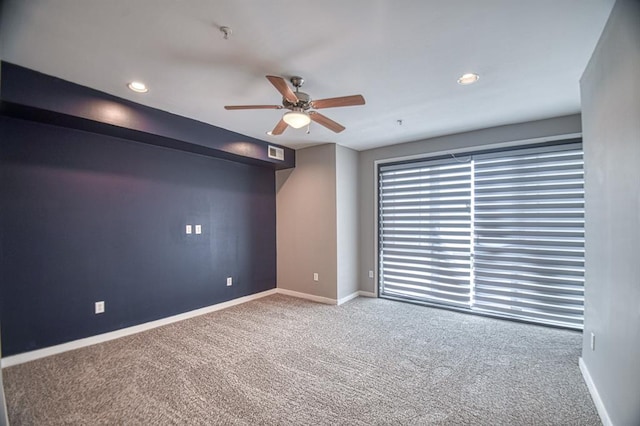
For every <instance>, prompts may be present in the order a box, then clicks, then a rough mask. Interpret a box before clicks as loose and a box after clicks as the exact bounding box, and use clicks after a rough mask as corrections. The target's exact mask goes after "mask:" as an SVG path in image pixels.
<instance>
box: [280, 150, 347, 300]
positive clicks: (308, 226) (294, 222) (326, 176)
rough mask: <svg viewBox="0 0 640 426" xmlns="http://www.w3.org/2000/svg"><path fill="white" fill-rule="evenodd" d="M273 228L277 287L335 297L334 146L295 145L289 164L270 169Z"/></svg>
mask: <svg viewBox="0 0 640 426" xmlns="http://www.w3.org/2000/svg"><path fill="white" fill-rule="evenodd" d="M276 228H277V237H276V238H277V253H278V261H277V262H278V272H277V276H278V279H277V281H278V288H283V289H286V290H293V291H298V292H302V293H307V294H311V295H315V296H320V297H327V298H330V299H336V298H337V282H336V280H337V256H336V246H337V242H336V147H335V145H331V144H327V145H319V146H313V147H310V148H305V149H300V150H298V151H296V168H295V169H293V170H281V171H278V172H276ZM314 272H317V273H318V274H319V278H320V279H319V281H318V282H314V281H313V273H314Z"/></svg>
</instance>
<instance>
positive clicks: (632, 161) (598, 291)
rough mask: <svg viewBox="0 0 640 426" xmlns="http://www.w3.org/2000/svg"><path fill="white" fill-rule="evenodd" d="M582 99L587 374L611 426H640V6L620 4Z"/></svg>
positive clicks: (598, 50) (584, 359)
mask: <svg viewBox="0 0 640 426" xmlns="http://www.w3.org/2000/svg"><path fill="white" fill-rule="evenodd" d="M581 95H582V110H583V112H582V121H583V130H584V151H585V209H586V214H585V233H586V244H585V250H586V271H585V333H584V341H583V348H582V366H583V373H585V377H586V379H587V382H588V383H589V382H591V384H592V389H591V391H592V395H593V396H594V400H596V405H598V404H601V406H600V410H599V411H600V412H601V417H602V418H603V421H604V423H605V424H607V423H608V422H609V420H610V422H611V423H610V424H614V425H621V426H622V425H640V2H638V1H631V0H619V1H618V2H616V4H615V6H614V8H613V11H612V13H611V16H610V18H609V21H608V23H607V25H606V27H605V29H604V31H603V33H602V37H601V39H600V41H599V42H598V45H597V46H596V49H595V51H594V53H593V56H592V58H591V61H590V62H589V65H588V66H587V69H586V70H585V72H584V75H583V77H582V80H581ZM592 332H593V333H595V336H596V340H595V342H596V344H595V350H593V351H592V350H591V345H590V337H591V333H592Z"/></svg>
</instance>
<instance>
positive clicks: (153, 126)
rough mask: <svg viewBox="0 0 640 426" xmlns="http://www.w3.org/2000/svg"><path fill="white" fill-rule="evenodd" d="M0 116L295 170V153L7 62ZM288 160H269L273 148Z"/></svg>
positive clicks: (236, 160)
mask: <svg viewBox="0 0 640 426" xmlns="http://www.w3.org/2000/svg"><path fill="white" fill-rule="evenodd" d="M1 67H2V69H1V74H0V75H1V76H2V81H1V86H0V99H1V102H0V113H1V114H2V115H6V116H10V117H14V118H20V119H25V120H30V121H36V122H40V123H46V124H52V125H56V126H62V127H69V128H74V129H79V130H84V131H89V132H93V133H98V134H104V135H109V136H114V137H119V138H125V139H129V140H134V141H138V142H142V143H147V144H151V145H156V146H162V147H165V148H172V149H178V150H181V151H186V152H192V153H196V154H201V155H207V156H210V157H215V158H222V159H225V160H230V161H235V162H239V163H244V164H250V165H254V166H261V167H268V168H272V169H275V170H281V169H289V168H293V167H295V151H294V150H292V149H290V148H286V147H283V146H280V145H275V144H270V143H268V142H265V141H262V140H259V139H255V138H250V137H248V136H244V135H241V134H239V133H235V132H231V131H229V130H226V129H222V128H220V127H216V126H212V125H210V124H206V123H202V122H200V121H196V120H192V119H189V118H186V117H182V116H179V115H175V114H171V113H168V112H165V111H161V110H158V109H155V108H150V107H147V106H144V105H140V104H137V103H135V102H131V101H128V100H126V99H121V98H117V97H115V96H112V95H108V94H106V93H103V92H100V91H97V90H94V89H90V88H88V87H84V86H80V85H78V84H75V83H71V82H68V81H65V80H62V79H59V78H57V77H52V76H49V75H46V74H42V73H39V72H37V71H33V70H30V69H27V68H24V67H21V66H18V65H14V64H11V63H8V62H2V64H1ZM269 145H273V146H278V147H280V148H282V149H283V150H284V154H285V160H284V161H278V160H274V159H271V158H269V157H268V155H267V151H268V146H269Z"/></svg>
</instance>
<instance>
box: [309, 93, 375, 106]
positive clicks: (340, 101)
mask: <svg viewBox="0 0 640 426" xmlns="http://www.w3.org/2000/svg"><path fill="white" fill-rule="evenodd" d="M353 105H364V98H363V97H362V95H352V96H341V97H339V98H327V99H318V100H317V101H312V102H311V106H312V107H313V108H315V109H321V108H336V107H346V106H353Z"/></svg>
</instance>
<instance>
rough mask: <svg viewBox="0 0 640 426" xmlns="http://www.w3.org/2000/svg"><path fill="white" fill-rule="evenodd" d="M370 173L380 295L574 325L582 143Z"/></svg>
mask: <svg viewBox="0 0 640 426" xmlns="http://www.w3.org/2000/svg"><path fill="white" fill-rule="evenodd" d="M462 158H463V160H461V159H460V158H446V159H442V158H440V159H435V160H426V161H420V162H414V163H403V164H387V165H382V166H380V168H379V209H380V211H379V266H380V274H379V276H380V294H381V296H382V297H393V298H401V299H410V300H414V301H420V302H427V303H435V304H442V305H446V306H454V307H457V308H461V309H466V310H469V311H474V312H479V313H486V314H492V315H498V316H505V317H511V318H518V319H523V320H527V321H533V322H540V323H545V324H552V325H559V326H563V327H570V328H577V329H581V328H582V324H583V310H584V308H583V305H584V189H583V160H582V148H581V144H579V143H574V144H564V145H554V146H542V147H535V148H524V149H523V148H521V149H514V150H509V151H501V152H490V153H476V154H472V155H466V156H462Z"/></svg>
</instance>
